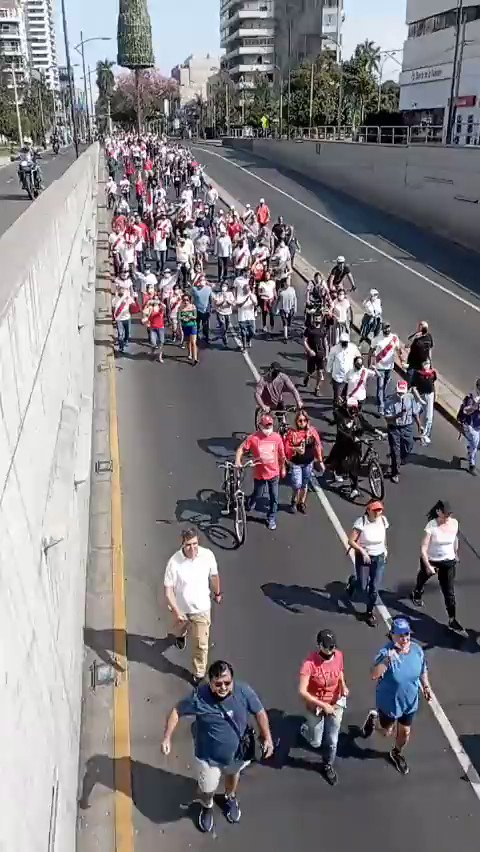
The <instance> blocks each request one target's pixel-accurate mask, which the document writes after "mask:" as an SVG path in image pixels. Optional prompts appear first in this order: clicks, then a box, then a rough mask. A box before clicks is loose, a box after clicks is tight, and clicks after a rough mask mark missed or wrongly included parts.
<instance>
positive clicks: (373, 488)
mask: <svg viewBox="0 0 480 852" xmlns="http://www.w3.org/2000/svg"><path fill="white" fill-rule="evenodd" d="M383 438H384V435H383V433H379V434H378V436H376V438H362V444H365V447H366V449H365V453H364V455H363V458H362V460H361V462H360V465H361V467H362V468H366V469H367V478H368V484H369V485H370V493H371V495H372V497H375V499H376V500H383V498H384V496H385V480H384V477H383V470H382V466H381V464H380V457H379V455H378V453H377V451H376V449H375V446H374V441H375V440H380V441H381V440H383Z"/></svg>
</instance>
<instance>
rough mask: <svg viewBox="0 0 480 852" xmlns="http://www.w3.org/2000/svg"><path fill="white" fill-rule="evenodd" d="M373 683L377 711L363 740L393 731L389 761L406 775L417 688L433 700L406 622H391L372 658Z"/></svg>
mask: <svg viewBox="0 0 480 852" xmlns="http://www.w3.org/2000/svg"><path fill="white" fill-rule="evenodd" d="M372 679H373V680H375V681H376V682H377V709H376V710H370V713H369V714H368V716H367V718H366V720H365V723H364V725H363V728H362V732H363V736H364V737H370V736H371V735H372V734H373V732H374V730H375V729H377V730H378V731H379V732H380V733H382V734H383V735H384V736H387V737H388V736H390V735H391V734H392V733H393V732H394V731H395V745H394V746H393V748H392V750H391V751H390V754H389V757H390V760H391V761H392V763H393V765H394V766H395V769H397V770H398V772H401V773H402V775H406V774H407V773H408V771H409V770H408V764H407V761H406V760H405V758H404V756H403V754H402V752H403V749H404V748H405V746H406V745H407V743H408V740H409V737H410V728H411V726H412V722H413V720H414V718H415V714H416V712H417V710H418V697H419V690H420V688H421V689H422V691H423V694H424V696H425V698H426V700H427V701H430V699H431V697H432V694H431V690H430V684H429V681H428V673H427V664H426V662H425V654H424V653H423V650H422V648H421V647H420V645H417V643H416V642H412V641H411V638H410V624H409V622H408V620H407V619H406V618H401V617H398V618H394V619H393V621H392V626H391V629H390V641H389V642H387V644H386V645H384V646H383V648H380V651H379V652H378V654H377V656H376V657H375V662H374V664H373V668H372Z"/></svg>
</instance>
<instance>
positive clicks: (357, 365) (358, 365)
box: [353, 361, 363, 370]
mask: <svg viewBox="0 0 480 852" xmlns="http://www.w3.org/2000/svg"><path fill="white" fill-rule="evenodd" d="M353 366H354V367H355V369H356V370H361V369H362V366H363V361H354V362H353Z"/></svg>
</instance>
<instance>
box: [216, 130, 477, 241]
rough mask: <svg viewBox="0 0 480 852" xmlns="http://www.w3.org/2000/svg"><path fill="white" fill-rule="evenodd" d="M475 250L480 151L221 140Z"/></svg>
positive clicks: (306, 142)
mask: <svg viewBox="0 0 480 852" xmlns="http://www.w3.org/2000/svg"><path fill="white" fill-rule="evenodd" d="M223 144H224V145H227V146H229V147H233V148H242V149H244V150H248V151H252V152H253V153H254V154H256V155H257V156H260V157H264V158H266V159H267V160H268V161H269V162H271V163H274V164H275V165H278V166H280V167H283V168H286V169H292V170H294V171H297V172H299V173H300V174H302V175H305V176H306V177H309V178H313V179H316V180H318V181H321V182H322V183H324V184H327V186H332V187H334V188H335V189H340V190H342V191H344V192H346V193H348V194H350V195H352V196H354V197H355V198H359V199H361V200H362V201H366V202H368V203H370V204H373V205H375V206H376V207H379V208H380V209H382V210H386V211H388V212H390V213H394V214H396V215H399V216H402V217H403V218H405V219H409V220H411V221H413V222H415V223H416V224H419V225H421V226H422V227H426V228H430V229H431V230H433V231H435V232H436V233H438V234H441V235H442V236H444V237H447V238H448V239H450V240H455V241H456V242H458V243H461V244H462V245H464V246H466V247H468V248H471V249H474V250H475V251H478V247H479V244H478V233H479V226H480V152H479V151H478V149H477V148H458V147H455V146H453V147H448V148H445V147H438V146H435V145H425V146H424V145H421V146H420V145H412V146H409V147H403V146H402V147H400V146H393V145H362V144H352V143H349V142H310V141H303V142H290V141H286V140H283V141H275V140H270V139H225V140H224V142H223Z"/></svg>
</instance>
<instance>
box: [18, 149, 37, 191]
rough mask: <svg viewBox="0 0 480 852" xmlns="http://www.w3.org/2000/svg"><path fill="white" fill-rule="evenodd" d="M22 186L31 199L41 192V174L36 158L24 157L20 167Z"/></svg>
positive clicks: (19, 174)
mask: <svg viewBox="0 0 480 852" xmlns="http://www.w3.org/2000/svg"><path fill="white" fill-rule="evenodd" d="M18 177H19V180H20V186H21V187H22V189H24V190H25V192H26V193H27V195H28V197H29V198H30V200H31V201H34V200H35V198H37V197H38V195H39V194H40V189H41V185H40V176H39V173H38V166H37V164H36V162H35V159H32V158H31V157H30V158H27V157H24V158H23V159H21V160H20V165H19V167H18Z"/></svg>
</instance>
